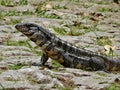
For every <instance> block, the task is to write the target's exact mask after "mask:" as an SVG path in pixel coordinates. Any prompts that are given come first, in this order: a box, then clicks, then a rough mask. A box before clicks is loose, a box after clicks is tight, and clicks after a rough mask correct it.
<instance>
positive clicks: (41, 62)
mask: <svg viewBox="0 0 120 90" xmlns="http://www.w3.org/2000/svg"><path fill="white" fill-rule="evenodd" d="M47 60H48V56H47V55H46V54H43V55H42V57H41V60H40V62H39V63H32V65H33V66H44V64H45V63H46V62H47Z"/></svg>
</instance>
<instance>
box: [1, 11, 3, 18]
mask: <svg viewBox="0 0 120 90" xmlns="http://www.w3.org/2000/svg"><path fill="white" fill-rule="evenodd" d="M2 18H3V14H2V11H0V19H2Z"/></svg>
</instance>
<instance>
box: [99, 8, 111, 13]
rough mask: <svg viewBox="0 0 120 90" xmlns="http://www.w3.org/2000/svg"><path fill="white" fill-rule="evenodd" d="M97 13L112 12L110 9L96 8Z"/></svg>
mask: <svg viewBox="0 0 120 90" xmlns="http://www.w3.org/2000/svg"><path fill="white" fill-rule="evenodd" d="M98 11H99V12H112V11H113V10H112V8H98Z"/></svg>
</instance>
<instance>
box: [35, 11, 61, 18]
mask: <svg viewBox="0 0 120 90" xmlns="http://www.w3.org/2000/svg"><path fill="white" fill-rule="evenodd" d="M36 13H37V16H39V17H42V18H56V19H61V17H60V16H58V15H55V14H46V11H45V10H38V11H36Z"/></svg>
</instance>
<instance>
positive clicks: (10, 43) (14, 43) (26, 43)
mask: <svg viewBox="0 0 120 90" xmlns="http://www.w3.org/2000/svg"><path fill="white" fill-rule="evenodd" d="M5 44H6V45H7V46H26V47H28V48H30V49H31V51H32V52H34V53H35V54H37V55H38V56H41V55H42V54H41V52H40V51H38V50H39V47H38V46H36V47H32V46H31V45H30V44H29V40H26V41H10V40H7V41H6V42H5Z"/></svg>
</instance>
